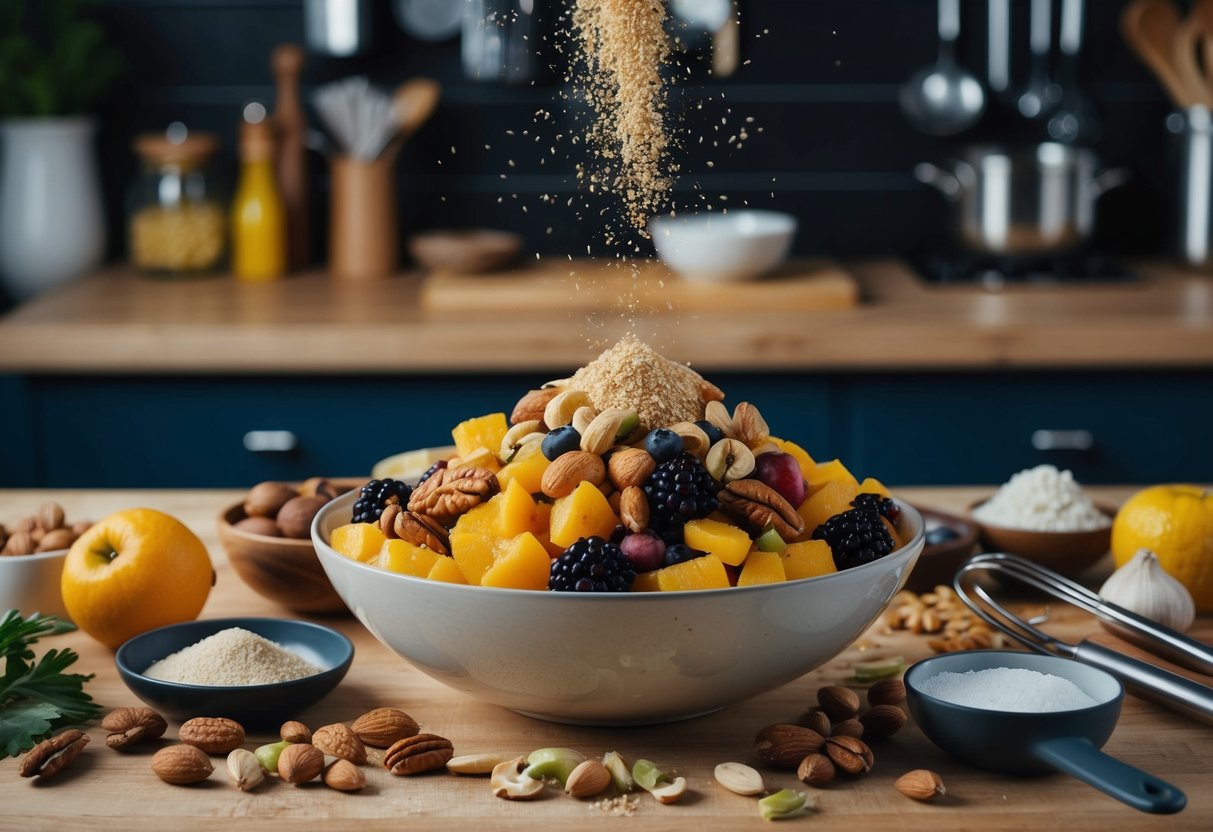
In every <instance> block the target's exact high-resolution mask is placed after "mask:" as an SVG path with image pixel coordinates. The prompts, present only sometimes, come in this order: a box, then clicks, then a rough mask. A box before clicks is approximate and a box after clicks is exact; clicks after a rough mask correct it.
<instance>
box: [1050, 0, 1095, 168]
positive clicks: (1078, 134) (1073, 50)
mask: <svg viewBox="0 0 1213 832" xmlns="http://www.w3.org/2000/svg"><path fill="white" fill-rule="evenodd" d="M1082 24H1083V0H1061V27H1060V29H1059V31H1058V33H1057V45H1058V48H1059V49H1060V50H1061V68H1060V70H1059V72H1058V82H1059V85H1060V87H1061V98H1060V99H1059V100H1058V102H1057V109H1055V110H1054V111H1053V113H1052V115H1050V116H1049V123H1048V125H1047V127H1046V130H1047V132H1048V134H1049V138H1051V139H1053V140H1054V141H1057V142H1062V143H1063V144H1083V145H1088V146H1089V145H1091V144H1092V143H1094V142H1095V141H1096V139H1098V138H1099V116H1098V114H1097V113H1096V112H1095V105H1094V104H1092V103H1091V99H1090V98H1089V97H1088V96H1087V95H1085V94H1084V93H1083V91H1082V89H1081V87H1079V85H1078V53H1079V52H1080V51H1081V50H1082Z"/></svg>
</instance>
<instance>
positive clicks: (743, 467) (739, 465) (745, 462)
mask: <svg viewBox="0 0 1213 832" xmlns="http://www.w3.org/2000/svg"><path fill="white" fill-rule="evenodd" d="M703 464H704V467H705V468H707V469H708V473H709V474H711V475H712V478H713V479H715V480H717V481H719V482H722V483H725V482H732V481H733V480H740V479H744V478H745V477H748V476H749V475H750V474H752V473H754V466H755V462H754V452H753V451H751V450H750V449H749V448H748V447H746V444H745V443H744V442H742V441H741V440H740V439H721V440H720V441H719V442H717V443H716V444H715V445H713V446H712V447H711V449H710V450H709V451H708V455H707V458H706V459H704V461H703Z"/></svg>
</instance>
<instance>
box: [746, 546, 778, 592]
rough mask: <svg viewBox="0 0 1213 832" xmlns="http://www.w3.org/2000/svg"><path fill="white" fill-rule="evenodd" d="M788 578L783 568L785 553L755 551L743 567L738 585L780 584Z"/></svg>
mask: <svg viewBox="0 0 1213 832" xmlns="http://www.w3.org/2000/svg"><path fill="white" fill-rule="evenodd" d="M787 579H788V577H787V573H785V572H784V569H783V554H782V553H781V552H763V551H758V550H756V551H753V552H750V556H749V557H748V558H746V560H745V566H743V567H741V575H739V576H738V578H737V586H757V585H758V584H779V583H783V582H784V581H786V580H787Z"/></svg>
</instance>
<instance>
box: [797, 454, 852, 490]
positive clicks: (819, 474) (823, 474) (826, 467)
mask: <svg viewBox="0 0 1213 832" xmlns="http://www.w3.org/2000/svg"><path fill="white" fill-rule="evenodd" d="M804 478H805V481H806V482H808V484H809V493H812V492H813V491H814V490H815V489H818V488H821V487H822V486H823V485H825V484H826V483H827V482H839V483H843V484H844V485H853V486H856V487H858V485H859V480H857V479H855V475H854V474H852V473H851V472H850V471H848V470H847V466H845V465H843V464H842V460H838V459H831V460H830V461H829V462H819V463H817V464H816V465H815V466H813V470H812V471H809V472H808V473H807V474H805V477H804Z"/></svg>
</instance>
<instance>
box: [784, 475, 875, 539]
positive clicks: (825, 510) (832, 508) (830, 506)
mask: <svg viewBox="0 0 1213 832" xmlns="http://www.w3.org/2000/svg"><path fill="white" fill-rule="evenodd" d="M858 493H859V486H857V485H855V484H854V483H846V482H840V481H838V480H829V481H828V482H826V484H825V485H823V486H821V488H819V489H817V490H816V491H814V492H813V493H812V494H811V495H809V498H808V499H807V500H805V501H804V502H803V503H802V504H801V506H800V508H798V509H797V510H796V511H797V512H798V513H799V514H800V516H801V517H803V518H804V530H805V534H810V535H811V534H812V533H813V530H814V529H816V528H817V527H818V526H820V525H821V524H822V523H824V522H825V521H827V520H829V519H830V518H831V517H833V516H834V515H835V514H839V513H840V512H844V511H847V510H849V509H850V508H851V501H852V500H854V499H855V495H857V494H858Z"/></svg>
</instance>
